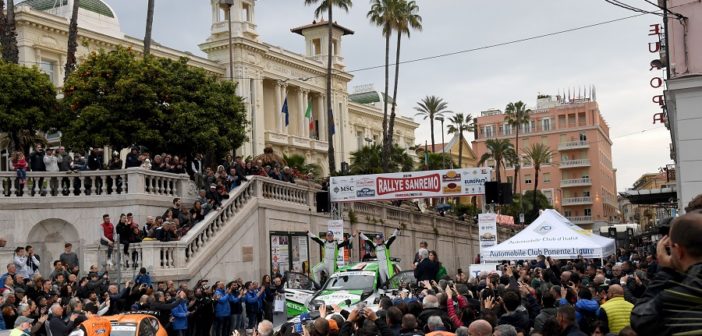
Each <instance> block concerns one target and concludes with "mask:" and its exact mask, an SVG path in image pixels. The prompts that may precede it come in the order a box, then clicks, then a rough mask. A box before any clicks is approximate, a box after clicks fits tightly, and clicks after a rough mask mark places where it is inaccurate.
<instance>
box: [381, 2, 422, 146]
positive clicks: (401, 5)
mask: <svg viewBox="0 0 702 336" xmlns="http://www.w3.org/2000/svg"><path fill="white" fill-rule="evenodd" d="M397 1H398V4H397V14H396V15H394V16H395V23H394V24H393V28H394V30H395V31H397V48H396V49H395V82H394V84H393V86H394V88H393V93H392V109H391V111H390V122H389V124H388V130H387V133H386V136H387V140H386V141H385V142H384V143H383V144H384V146H383V149H385V153H388V152H390V148H392V142H393V134H394V132H395V116H396V115H395V109H396V107H397V86H398V83H399V80H400V45H401V41H402V35H407V38H409V37H410V31H411V30H419V31H421V30H422V17H421V16H419V14H418V13H419V6H417V3H416V2H415V1H406V0H397ZM386 105H387V104H386ZM432 145H433V144H432ZM433 150H434V148H433V147H432V151H433Z"/></svg>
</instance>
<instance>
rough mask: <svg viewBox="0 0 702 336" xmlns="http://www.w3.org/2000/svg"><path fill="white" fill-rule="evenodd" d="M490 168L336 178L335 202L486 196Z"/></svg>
mask: <svg viewBox="0 0 702 336" xmlns="http://www.w3.org/2000/svg"><path fill="white" fill-rule="evenodd" d="M491 171H492V169H491V168H461V169H446V170H428V171H417V172H406V173H390V174H375V175H355V176H335V177H332V178H331V182H330V187H329V195H330V196H331V201H332V202H354V201H374V200H398V199H411V198H432V197H457V196H469V195H483V194H485V182H488V181H490V173H491Z"/></svg>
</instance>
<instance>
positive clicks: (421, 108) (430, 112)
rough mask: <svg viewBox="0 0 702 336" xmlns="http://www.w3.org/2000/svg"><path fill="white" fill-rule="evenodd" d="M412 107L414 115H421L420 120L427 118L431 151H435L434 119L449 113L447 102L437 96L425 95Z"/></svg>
mask: <svg viewBox="0 0 702 336" xmlns="http://www.w3.org/2000/svg"><path fill="white" fill-rule="evenodd" d="M414 109H415V110H417V113H416V114H415V116H418V117H422V120H427V119H429V131H430V132H431V151H432V152H436V145H435V142H434V120H436V118H437V117H442V118H444V117H445V115H446V114H448V113H451V111H449V110H448V103H446V102H445V101H444V100H443V99H441V98H439V97H437V96H426V97H424V98H422V100H421V101H420V102H418V103H417V106H416V107H415V108H414ZM442 132H443V130H442Z"/></svg>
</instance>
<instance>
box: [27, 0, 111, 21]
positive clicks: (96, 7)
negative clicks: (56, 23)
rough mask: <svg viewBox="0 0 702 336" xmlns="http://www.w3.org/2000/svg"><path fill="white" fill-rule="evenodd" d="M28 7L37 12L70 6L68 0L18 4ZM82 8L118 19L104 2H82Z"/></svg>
mask: <svg viewBox="0 0 702 336" xmlns="http://www.w3.org/2000/svg"><path fill="white" fill-rule="evenodd" d="M19 5H27V6H30V7H32V8H34V9H36V10H40V11H48V10H50V9H54V8H57V7H63V6H68V0H26V1H23V2H21V3H19V4H18V6H19ZM80 8H82V9H84V10H86V11H89V12H93V13H96V14H99V15H103V16H107V17H110V18H116V16H115V12H114V11H113V10H112V8H110V6H108V5H107V4H106V3H105V2H103V1H102V0H81V1H80Z"/></svg>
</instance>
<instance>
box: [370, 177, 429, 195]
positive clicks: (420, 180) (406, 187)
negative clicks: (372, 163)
mask: <svg viewBox="0 0 702 336" xmlns="http://www.w3.org/2000/svg"><path fill="white" fill-rule="evenodd" d="M376 190H377V192H378V195H385V194H393V193H398V192H408V191H430V192H439V191H441V182H440V175H439V174H431V175H425V176H416V177H409V178H387V177H379V178H378V179H377V180H376Z"/></svg>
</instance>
